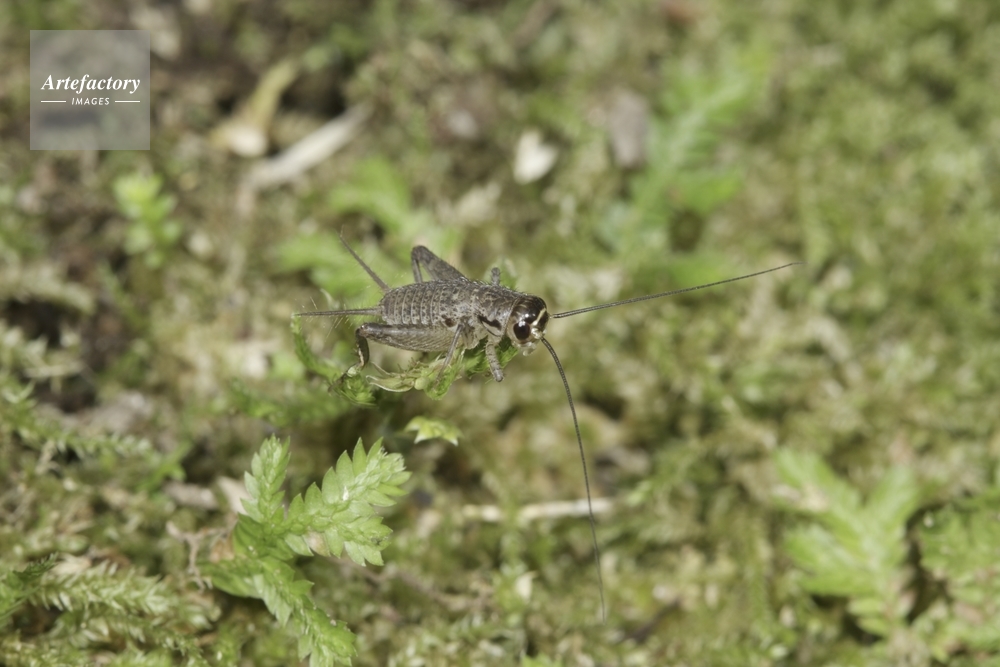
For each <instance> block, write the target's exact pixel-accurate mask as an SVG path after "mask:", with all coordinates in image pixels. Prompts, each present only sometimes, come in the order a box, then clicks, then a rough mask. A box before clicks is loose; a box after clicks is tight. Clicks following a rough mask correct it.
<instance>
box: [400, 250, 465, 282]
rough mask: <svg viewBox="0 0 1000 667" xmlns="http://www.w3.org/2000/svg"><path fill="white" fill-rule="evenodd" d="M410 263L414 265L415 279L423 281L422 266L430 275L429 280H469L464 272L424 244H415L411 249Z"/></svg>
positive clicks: (415, 280)
mask: <svg viewBox="0 0 1000 667" xmlns="http://www.w3.org/2000/svg"><path fill="white" fill-rule="evenodd" d="M410 264H411V265H412V266H413V281H414V282H418V283H422V282H424V277H423V275H422V274H421V273H420V269H421V268H422V269H423V270H424V271H426V272H427V275H428V276H429V277H430V281H429V282H434V281H439V280H443V281H452V280H468V278H466V277H465V276H464V275H462V272H461V271H459V270H458V269H456V268H455V267H454V266H452V265H451V264H449V263H448V262H446V261H444V260H443V259H441V258H440V257H438V256H437V255H435V254H434V253H432V252H431V251H430V250H428V249H427V248H425V247H424V246H422V245H418V246H415V247H414V248H413V250H411V251H410Z"/></svg>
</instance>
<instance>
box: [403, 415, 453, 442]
mask: <svg viewBox="0 0 1000 667" xmlns="http://www.w3.org/2000/svg"><path fill="white" fill-rule="evenodd" d="M406 430H407V431H413V432H415V433H416V434H417V435H416V436H415V437H414V439H413V442H423V441H424V440H433V439H435V438H440V439H441V440H445V441H447V442H450V443H451V444H453V445H458V439H459V438H460V437H461V435H462V433H461V431H459V430H458V428H457V427H456V426H455V425H454V424H452V423H451V422H449V421H446V420H444V419H435V418H433V417H414V418H413V419H411V420H410V423H409V424H407V425H406Z"/></svg>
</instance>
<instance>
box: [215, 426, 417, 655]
mask: <svg viewBox="0 0 1000 667" xmlns="http://www.w3.org/2000/svg"><path fill="white" fill-rule="evenodd" d="M289 458H290V455H289V451H288V443H287V442H285V443H282V442H281V441H279V440H278V439H277V438H269V439H268V440H265V441H264V442H263V444H261V447H260V450H259V451H258V452H257V454H255V455H254V457H253V462H252V463H251V472H248V473H246V475H245V483H246V488H247V492H248V493H249V495H250V497H249V499H247V500H244V501H243V506H244V509H245V511H246V513H245V514H243V515H241V516H240V517H239V519H238V521H237V523H236V527H235V528H234V530H233V548H234V557H233V558H232V559H229V560H224V561H220V562H218V563H212V564H209V565H207V566H206V569H207V572H208V573H209V574H210V575H211V577H212V581H213V583H214V585H215V586H216V587H217V588H219V589H221V590H224V591H226V592H228V593H230V594H232V595H238V596H242V597H253V598H259V599H261V600H263V601H264V604H266V605H267V608H268V610H270V612H271V613H272V614H274V616H275V618H277V619H278V622H279V623H281V625H287V624H288V623H289V622H291V623H292V625H293V627H294V628H295V631H296V633H297V634H298V642H299V658H305V657H307V656H308V657H310V659H311V664H314V665H331V664H334V663H345V664H346V663H350V656H351V655H353V654H354V646H353V644H354V635H353V634H351V632H350V631H349V630H347V629H346V628H344V627H342V626H339V625H336V624H335V623H331V621H330V619H329V618H328V617H327V615H326V614H325V613H323V612H322V611H321V610H319V609H318V608H317V607H316V606H315V604H314V603H313V602H312V600H311V598H310V597H309V589H310V588H311V587H312V583H311V582H309V581H307V580H305V579H303V578H301V577H299V576H298V573H297V572H296V570H295V568H293V567H292V565H291V564H290V561H291V560H292V559H293V557H294V556H295V555H299V556H312V555H314V554H319V555H323V556H336V557H339V556H340V555H341V553H343V552H344V551H346V552H347V555H348V556H349V557H350V558H351V559H352V560H353V561H355V562H356V563H358V564H359V565H364V564H365V562H370V563H374V564H376V565H381V564H382V555H381V550H382V549H384V548H385V544H386V538H387V537H388V535H389V532H390V531H389V529H388V528H387V527H386V526H385V525H383V524H382V518H381V517H380V516H378V515H377V514H376V513H375V507H386V506H388V505H391V504H393V502H394V501H393V500H392V496H399V495H401V494H402V493H403V490H402V489H401V488H400V486H401V485H402V483H403V482H405V481H406V479H407V478H408V477H409V473H408V472H406V471H405V470H403V460H402V457H400V456H399V455H398V454H385V453H384V452H383V451H382V448H381V446H380V443H376V444H375V445H374V446H373V447H372V449H371V450H370V451H369V452H367V453H366V452H365V450H364V446H363V445H362V444H361V441H360V440H359V441H358V444H357V446H356V447H355V449H354V456H353V457H349V456H348V455H347V453H346V452H344V454H342V455H341V457H340V460H339V461H337V466H336V468H331V469H330V470H329V471H327V473H326V475H324V477H323V481H322V483H321V484H320V486H316V485H315V484H313V485H311V486H310V487H309V488H308V489H307V490H306V492H305V494H304V495H297V496H295V497H294V498H293V499H292V501H291V503H290V504H289V506H288V510H287V512H286V510H285V506H284V501H285V494H284V492H283V491H282V490H281V487H282V485H283V484H284V481H285V473H286V470H287V468H288V462H289Z"/></svg>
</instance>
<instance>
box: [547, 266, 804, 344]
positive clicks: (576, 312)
mask: <svg viewBox="0 0 1000 667" xmlns="http://www.w3.org/2000/svg"><path fill="white" fill-rule="evenodd" d="M798 264H805V262H791V263H790V264H784V265H782V266H776V267H774V268H773V269H765V270H764V271H757V272H756V273H748V274H747V275H745V276H739V277H737V278H726V279H725V280H718V281H716V282H714V283H707V284H705V285H698V286H697V287H684V288H681V289H675V290H670V291H669V292H660V293H659V294H649V295H647V296H637V297H633V298H631V299H625V300H624V301H615V302H613V303H604V304H601V305H599V306H587V307H586V308H577V309H576V310H567V311H566V312H565V313H556V314H554V315H550V316H549V317H551V318H552V319H554V320H555V319H559V318H560V317H570V316H572V315H579V314H580V313H589V312H590V311H592V310H602V309H604V308H613V307H615V306H624V305H625V304H626V303H636V302H637V301H649V300H650V299H659V298H660V297H664V296H673V295H674V294H683V293H684V292H693V291H695V290H699V289H705V288H706V287H715V286H716V285H725V284H726V283H734V282H736V281H737V280H746V279H747V278H753V277H755V276H762V275H764V274H765V273H771V272H772V271H780V270H781V269H787V268H788V267H789V266H796V265H798ZM550 349H551V348H550ZM553 354H555V353H553ZM557 363H558V362H557Z"/></svg>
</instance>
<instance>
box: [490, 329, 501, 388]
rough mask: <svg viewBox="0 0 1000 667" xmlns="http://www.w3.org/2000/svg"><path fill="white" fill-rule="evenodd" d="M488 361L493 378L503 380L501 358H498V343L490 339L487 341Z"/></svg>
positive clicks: (498, 380)
mask: <svg viewBox="0 0 1000 667" xmlns="http://www.w3.org/2000/svg"><path fill="white" fill-rule="evenodd" d="M486 361H488V362H489V364H490V371H491V372H492V373H493V379H494V380H496V381H497V382H503V368H501V367H500V359H498V358H497V344H496V343H494V342H493V341H492V340H489V339H487V341H486Z"/></svg>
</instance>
